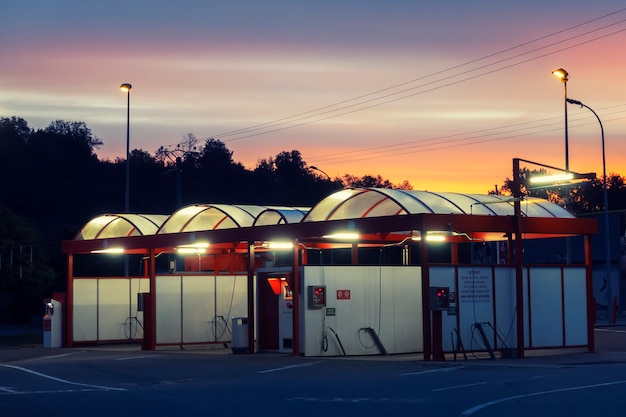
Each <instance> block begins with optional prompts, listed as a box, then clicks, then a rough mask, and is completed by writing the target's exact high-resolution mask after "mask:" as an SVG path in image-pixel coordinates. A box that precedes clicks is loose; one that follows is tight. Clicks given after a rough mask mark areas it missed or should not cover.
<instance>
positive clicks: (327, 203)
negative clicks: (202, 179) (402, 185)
mask: <svg viewBox="0 0 626 417" xmlns="http://www.w3.org/2000/svg"><path fill="white" fill-rule="evenodd" d="M513 202H514V200H513V198H512V197H510V196H502V195H484V194H461V193H452V192H441V193H434V192H429V191H414V190H393V189H388V188H353V189H345V190H341V191H338V192H336V193H334V194H331V195H330V196H328V197H326V198H325V199H323V200H322V201H320V202H319V203H318V204H317V205H316V206H315V207H313V209H311V211H309V213H308V214H307V215H306V216H305V217H304V219H302V222H314V221H327V220H345V219H357V218H363V217H379V216H393V215H403V214H430V213H432V214H475V215H484V216H485V215H486V216H513V215H514V204H513ZM521 207H522V215H523V216H527V217H548V218H549V217H552V218H573V217H574V216H573V215H572V214H571V213H570V212H568V211H567V210H565V209H564V208H562V207H560V206H558V205H556V204H554V203H551V202H549V201H548V200H543V199H540V198H529V199H525V200H524V201H523V202H522V204H521Z"/></svg>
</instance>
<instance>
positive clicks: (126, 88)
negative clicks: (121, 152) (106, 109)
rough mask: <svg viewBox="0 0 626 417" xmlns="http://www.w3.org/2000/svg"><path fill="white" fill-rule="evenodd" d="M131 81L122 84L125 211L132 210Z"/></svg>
mask: <svg viewBox="0 0 626 417" xmlns="http://www.w3.org/2000/svg"><path fill="white" fill-rule="evenodd" d="M131 88H133V86H132V85H131V84H129V83H124V84H122V85H120V90H122V91H124V92H126V97H127V99H126V195H125V199H124V204H125V205H124V211H125V213H129V212H130V89H131Z"/></svg>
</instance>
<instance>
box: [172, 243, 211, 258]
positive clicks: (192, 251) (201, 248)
mask: <svg viewBox="0 0 626 417" xmlns="http://www.w3.org/2000/svg"><path fill="white" fill-rule="evenodd" d="M208 247H209V243H208V242H196V243H192V244H189V245H180V246H178V247H177V248H176V253H179V254H181V255H200V254H203V253H206V250H207V248H208Z"/></svg>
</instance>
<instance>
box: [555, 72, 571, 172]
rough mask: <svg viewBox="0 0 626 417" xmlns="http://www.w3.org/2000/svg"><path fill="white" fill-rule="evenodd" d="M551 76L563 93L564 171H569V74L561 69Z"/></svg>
mask: <svg viewBox="0 0 626 417" xmlns="http://www.w3.org/2000/svg"><path fill="white" fill-rule="evenodd" d="M552 75H554V76H555V77H556V78H558V79H559V80H560V81H561V82H562V83H563V89H564V91H565V98H564V100H563V101H564V104H565V171H569V140H568V134H567V81H568V80H569V74H568V73H567V71H565V70H564V69H563V68H559V69H555V70H554V71H552Z"/></svg>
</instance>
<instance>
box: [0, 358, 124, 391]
mask: <svg viewBox="0 0 626 417" xmlns="http://www.w3.org/2000/svg"><path fill="white" fill-rule="evenodd" d="M0 366H4V367H5V368H12V369H17V370H18V371H22V372H27V373H29V374H33V375H37V376H40V377H42V378H47V379H51V380H53V381H57V382H62V383H64V384H70V385H78V386H81V387H88V388H97V389H103V390H112V391H126V390H125V389H124V388H115V387H104V386H101V385H91V384H82V383H80V382H72V381H68V380H66V379H61V378H57V377H54V376H51V375H46V374H42V373H41V372H36V371H33V370H30V369H27V368H22V367H21V366H15V365H4V364H0Z"/></svg>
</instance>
